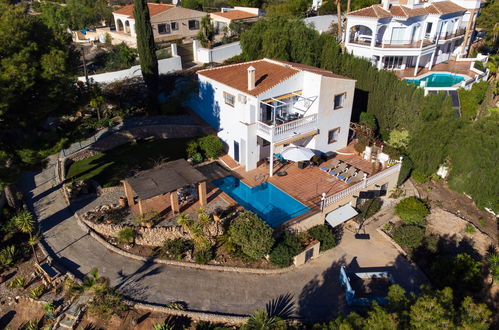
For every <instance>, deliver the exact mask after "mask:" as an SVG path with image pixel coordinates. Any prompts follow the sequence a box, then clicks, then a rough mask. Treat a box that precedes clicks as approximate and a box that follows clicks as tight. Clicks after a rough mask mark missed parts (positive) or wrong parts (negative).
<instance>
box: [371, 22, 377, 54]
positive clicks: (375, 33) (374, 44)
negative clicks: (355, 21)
mask: <svg viewBox="0 0 499 330" xmlns="http://www.w3.org/2000/svg"><path fill="white" fill-rule="evenodd" d="M371 32H372V37H371V49H372V48H374V46H376V36H377V34H378V26H375V27H374V29H373V28H371Z"/></svg>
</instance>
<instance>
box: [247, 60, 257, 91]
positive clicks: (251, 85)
mask: <svg viewBox="0 0 499 330" xmlns="http://www.w3.org/2000/svg"><path fill="white" fill-rule="evenodd" d="M255 72H256V69H255V68H254V67H253V66H250V67H249V68H248V90H249V91H251V90H253V89H255Z"/></svg>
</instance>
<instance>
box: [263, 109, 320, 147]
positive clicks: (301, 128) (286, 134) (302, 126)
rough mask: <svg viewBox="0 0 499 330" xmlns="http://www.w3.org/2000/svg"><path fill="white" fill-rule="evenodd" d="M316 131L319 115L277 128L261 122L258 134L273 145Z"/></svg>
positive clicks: (296, 120) (277, 126)
mask: <svg viewBox="0 0 499 330" xmlns="http://www.w3.org/2000/svg"><path fill="white" fill-rule="evenodd" d="M314 129H317V114H313V115H310V116H306V117H303V118H300V119H295V120H293V121H290V122H287V123H284V124H280V125H275V126H274V125H267V124H265V123H263V122H261V121H259V122H258V123H257V130H258V134H259V135H260V136H261V137H263V138H264V139H266V140H267V141H272V142H273V143H275V142H279V141H283V140H286V139H288V138H293V137H297V136H300V135H302V134H306V133H310V132H311V131H312V130H314Z"/></svg>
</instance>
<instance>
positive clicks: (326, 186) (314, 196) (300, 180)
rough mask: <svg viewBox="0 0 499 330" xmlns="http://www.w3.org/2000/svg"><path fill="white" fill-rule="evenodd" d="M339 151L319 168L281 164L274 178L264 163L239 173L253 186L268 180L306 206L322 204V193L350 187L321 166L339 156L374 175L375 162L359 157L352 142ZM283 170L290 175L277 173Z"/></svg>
mask: <svg viewBox="0 0 499 330" xmlns="http://www.w3.org/2000/svg"><path fill="white" fill-rule="evenodd" d="M339 152H340V153H341V154H340V153H338V154H337V155H336V156H335V157H334V158H332V159H330V160H328V161H327V162H324V163H322V164H321V165H320V166H318V167H312V166H307V167H306V168H304V169H299V168H298V166H297V164H296V163H290V164H288V165H284V166H277V167H276V168H274V176H272V177H271V178H269V166H268V165H266V164H264V165H260V166H259V167H258V168H256V169H254V170H252V171H249V172H246V171H245V170H244V168H242V167H241V168H239V169H237V170H236V171H235V172H236V173H237V174H238V175H239V176H240V177H241V178H242V181H243V182H244V183H246V184H248V185H249V186H257V185H259V184H261V183H263V182H265V181H268V182H270V183H272V184H273V185H275V186H277V187H278V188H280V189H282V190H283V191H285V192H286V193H288V194H289V195H291V196H292V197H294V198H296V199H297V200H299V201H300V202H302V203H303V204H305V205H306V206H308V207H315V206H318V205H319V203H320V200H321V197H322V193H326V196H330V195H333V194H335V193H337V192H340V191H341V190H343V189H345V188H348V187H349V184H347V183H346V182H344V181H342V180H340V179H338V178H336V177H334V176H332V175H330V174H328V173H326V172H325V171H323V170H321V167H324V166H325V165H327V164H328V163H331V162H333V161H334V160H335V159H340V160H343V161H345V162H346V163H348V164H350V165H352V166H354V167H356V168H358V169H359V170H361V171H363V172H365V173H367V174H368V175H371V174H373V166H372V164H371V163H370V162H368V161H366V160H364V159H362V157H360V156H357V155H356V154H355V151H354V150H353V146H352V145H350V146H348V147H346V148H343V149H341V150H339ZM279 171H286V173H287V175H285V176H277V175H276V174H275V173H277V172H279Z"/></svg>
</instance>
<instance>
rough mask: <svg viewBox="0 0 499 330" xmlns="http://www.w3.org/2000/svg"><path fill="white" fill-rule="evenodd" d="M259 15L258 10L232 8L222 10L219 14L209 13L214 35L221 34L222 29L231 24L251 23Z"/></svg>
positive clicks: (259, 11)
mask: <svg viewBox="0 0 499 330" xmlns="http://www.w3.org/2000/svg"><path fill="white" fill-rule="evenodd" d="M261 14H262V13H261V10H260V9H259V8H251V7H234V8H222V10H221V11H219V12H215V13H211V14H210V17H211V19H212V21H213V24H214V25H215V31H216V33H222V32H223V29H224V27H229V25H230V23H232V22H235V21H238V22H243V23H253V22H256V21H257V20H258V18H259V17H260V16H261Z"/></svg>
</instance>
